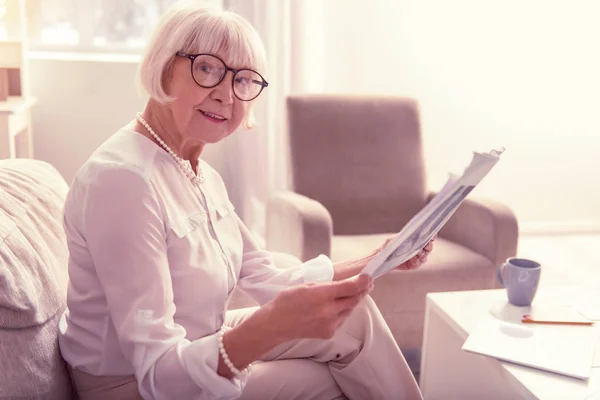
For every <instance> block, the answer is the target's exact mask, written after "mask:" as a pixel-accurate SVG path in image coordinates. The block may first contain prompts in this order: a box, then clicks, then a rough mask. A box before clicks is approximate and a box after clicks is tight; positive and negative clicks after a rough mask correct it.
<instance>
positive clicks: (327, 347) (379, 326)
mask: <svg viewBox="0 0 600 400" xmlns="http://www.w3.org/2000/svg"><path fill="white" fill-rule="evenodd" d="M255 310H256V307H252V308H243V309H239V310H231V311H228V312H227V315H226V317H225V324H226V325H228V326H232V327H233V326H236V325H238V324H240V323H241V322H242V321H244V319H246V318H248V317H249V316H250V315H252V313H253V312H254V311H255ZM72 374H73V380H74V383H75V386H76V388H77V391H78V392H79V394H80V399H81V400H97V399H98V400H99V399H108V398H110V399H122V400H129V399H140V396H139V394H138V392H137V388H136V382H135V378H134V377H133V376H130V377H123V376H121V377H96V376H93V375H89V374H86V373H84V372H81V371H78V370H73V371H72ZM240 399H242V400H275V399H277V400H294V399H297V400H308V399H314V400H332V399H350V400H366V399H369V400H380V399H381V400H383V399H406V400H421V399H422V395H421V392H420V390H419V387H418V385H417V382H416V381H415V379H414V377H413V375H412V373H411V371H410V369H409V367H408V365H407V363H406V361H405V359H404V356H403V355H402V353H401V352H400V349H399V348H398V345H397V344H396V342H395V341H394V337H393V336H392V333H391V332H390V330H389V328H388V327H387V324H386V323H385V320H384V319H383V317H382V315H381V313H380V312H379V310H378V308H377V306H376V305H375V303H374V302H373V300H372V299H371V298H370V297H366V298H365V299H363V300H362V301H361V303H360V304H359V305H358V306H356V308H355V309H354V310H353V312H352V314H350V316H349V317H348V318H347V319H346V321H345V322H344V323H343V324H342V326H341V327H340V328H339V329H338V331H337V332H336V333H335V335H334V336H333V338H331V339H327V340H321V339H301V340H294V341H291V342H287V343H284V344H283V345H280V346H278V347H276V348H275V349H273V350H271V351H270V352H269V353H267V354H265V355H264V356H263V357H261V361H258V362H256V363H255V364H254V365H253V366H252V368H251V373H250V376H249V378H248V382H247V383H246V386H245V388H244V391H243V393H242V396H241V397H240Z"/></svg>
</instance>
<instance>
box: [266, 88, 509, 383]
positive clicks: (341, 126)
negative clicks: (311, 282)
mask: <svg viewBox="0 0 600 400" xmlns="http://www.w3.org/2000/svg"><path fill="white" fill-rule="evenodd" d="M287 112H288V132H289V142H290V155H291V166H292V174H291V177H292V184H293V190H292V191H288V192H280V193H277V194H275V195H274V196H273V197H272V198H271V200H270V202H269V205H268V209H267V247H268V249H269V250H273V251H280V252H285V253H288V254H293V255H295V256H297V257H298V258H300V259H301V260H307V259H310V258H312V257H315V256H316V255H318V254H321V253H323V254H326V255H330V256H331V258H332V259H333V260H334V261H339V260H344V259H353V258H357V257H361V256H364V255H366V254H368V253H369V252H371V251H372V250H373V249H375V248H377V247H378V246H380V245H381V244H382V243H383V242H384V240H385V239H386V238H388V237H390V235H392V234H393V233H395V232H397V231H399V230H400V229H401V228H402V226H403V225H404V224H405V223H406V222H408V220H409V219H410V218H411V217H412V216H413V215H414V214H415V213H417V212H418V210H420V209H421V208H422V207H423V206H424V205H425V204H426V202H427V201H428V200H429V199H430V198H431V196H432V195H433V193H432V192H431V191H430V190H429V189H428V187H427V182H426V179H425V171H426V165H425V160H424V157H423V146H422V136H421V124H420V115H419V107H418V104H417V102H416V101H415V100H414V99H410V98H403V97H381V96H348V95H340V96H337V95H295V96H292V97H289V98H288V103H287ZM451 132H452V129H450V128H449V129H448V132H440V134H447V135H451V134H452V133H451ZM448 151H452V149H448ZM433 161H434V160H432V162H433ZM466 161H468V160H466ZM474 194H475V195H476V193H474ZM517 241H518V228H517V220H516V218H515V216H514V214H513V213H512V212H511V210H510V209H509V208H508V207H506V206H504V205H502V204H499V203H497V202H494V201H489V200H483V199H477V198H476V197H473V196H470V197H469V198H468V199H467V200H466V201H465V203H463V204H462V206H461V207H460V208H459V210H457V212H456V213H455V215H454V216H453V217H452V218H451V219H450V220H449V222H448V223H447V225H446V226H445V227H444V229H442V230H441V232H440V234H439V238H438V240H437V241H436V242H435V248H434V251H433V253H432V254H431V255H430V257H429V260H428V262H427V264H426V265H425V266H423V267H421V268H420V269H419V270H417V271H409V272H405V271H402V272H400V271H395V272H392V273H390V274H388V275H385V276H383V277H381V278H379V279H378V280H377V281H376V282H375V289H374V291H373V292H372V296H373V298H374V300H375V302H376V303H377V305H378V306H379V309H380V310H381V312H382V314H383V316H384V317H385V319H386V321H387V323H388V325H389V326H390V328H391V330H392V333H393V334H394V336H395V338H396V341H397V342H398V344H399V345H400V347H401V348H402V350H403V351H404V354H405V356H406V357H407V361H408V362H409V364H410V366H411V368H412V369H413V371H414V372H417V371H418V369H419V359H420V348H421V342H422V336H423V323H424V312H425V296H426V294H427V293H429V292H443V291H454V290H468V289H488V288H495V287H499V286H498V283H497V282H496V277H495V267H496V266H497V265H499V264H501V263H502V261H504V260H505V259H506V258H507V257H510V256H514V255H515V254H516V250H517Z"/></svg>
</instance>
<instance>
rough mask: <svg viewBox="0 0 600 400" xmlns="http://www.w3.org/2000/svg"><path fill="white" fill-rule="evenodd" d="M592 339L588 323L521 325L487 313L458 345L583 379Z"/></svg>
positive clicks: (588, 371)
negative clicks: (574, 324)
mask: <svg viewBox="0 0 600 400" xmlns="http://www.w3.org/2000/svg"><path fill="white" fill-rule="evenodd" d="M515 326H516V328H515ZM596 342H597V331H596V329H595V328H594V327H592V326H568V325H536V326H523V325H518V324H511V323H506V322H503V321H499V320H497V319H496V318H494V317H492V316H489V317H488V318H485V319H483V320H482V321H481V324H480V325H479V326H478V327H477V329H475V330H474V331H473V332H472V333H471V334H470V335H469V337H468V338H467V340H466V341H465V343H464V345H463V347H462V348H463V350H465V351H469V352H472V353H476V354H481V355H484V356H490V357H494V358H497V359H500V360H504V361H509V362H513V363H516V364H522V365H526V366H529V367H533V368H538V369H541V370H546V371H550V372H554V373H558V374H562V375H566V376H570V377H573V378H579V379H587V378H589V376H590V374H591V370H592V364H593V361H594V348H595V346H596Z"/></svg>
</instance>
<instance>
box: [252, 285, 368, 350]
mask: <svg viewBox="0 0 600 400" xmlns="http://www.w3.org/2000/svg"><path fill="white" fill-rule="evenodd" d="M371 286H372V280H371V278H370V277H368V276H366V275H357V276H354V277H352V278H348V279H344V280H340V281H333V282H327V283H310V284H305V285H300V286H295V287H291V288H289V289H286V290H284V291H282V292H281V293H280V294H279V295H278V296H277V297H276V298H275V299H273V300H272V301H270V302H269V303H267V304H265V305H264V306H263V307H261V308H260V309H259V310H258V311H257V313H268V314H269V315H268V321H269V325H270V328H269V330H270V331H271V332H272V333H273V335H274V338H275V341H276V342H277V344H279V343H284V342H287V341H289V340H292V339H303V338H318V339H329V338H331V337H332V336H333V335H334V334H335V332H336V330H337V329H338V328H339V327H340V325H341V324H342V323H343V322H344V320H345V319H346V318H347V317H348V316H349V315H350V313H351V312H352V310H353V309H354V307H355V306H356V305H357V304H358V303H359V302H360V301H361V300H362V298H363V297H365V296H366V295H367V294H368V293H369V291H370V289H371Z"/></svg>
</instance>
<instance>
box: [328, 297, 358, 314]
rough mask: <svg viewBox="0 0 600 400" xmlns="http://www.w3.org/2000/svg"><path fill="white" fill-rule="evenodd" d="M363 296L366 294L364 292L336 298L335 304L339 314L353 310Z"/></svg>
mask: <svg viewBox="0 0 600 400" xmlns="http://www.w3.org/2000/svg"><path fill="white" fill-rule="evenodd" d="M363 297H364V295H363V293H361V294H358V295H356V296H352V297H341V298H337V299H336V300H335V305H336V308H337V313H338V315H339V314H341V313H343V312H346V311H349V310H350V311H351V310H352V309H353V308H354V307H356V305H357V304H358V303H359V302H360V300H361V299H362V298H363Z"/></svg>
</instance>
